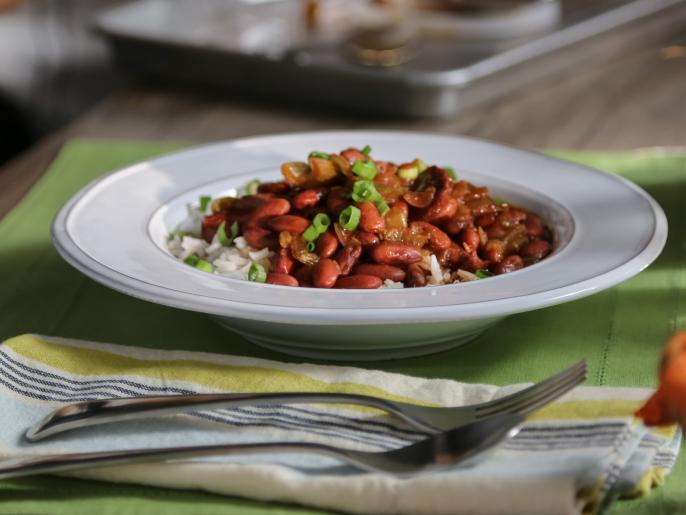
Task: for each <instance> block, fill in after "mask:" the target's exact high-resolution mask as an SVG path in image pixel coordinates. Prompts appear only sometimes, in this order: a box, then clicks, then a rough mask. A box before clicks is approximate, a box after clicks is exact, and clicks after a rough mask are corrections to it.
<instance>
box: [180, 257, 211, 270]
mask: <svg viewBox="0 0 686 515" xmlns="http://www.w3.org/2000/svg"><path fill="white" fill-rule="evenodd" d="M183 262H184V263H186V264H187V265H190V266H192V267H194V268H197V269H198V270H202V271H203V272H210V273H212V272H214V267H213V266H212V264H211V263H208V262H207V261H205V260H204V259H200V258H199V257H198V256H196V255H195V254H191V255H190V256H188V257H187V258H186V259H184V260H183Z"/></svg>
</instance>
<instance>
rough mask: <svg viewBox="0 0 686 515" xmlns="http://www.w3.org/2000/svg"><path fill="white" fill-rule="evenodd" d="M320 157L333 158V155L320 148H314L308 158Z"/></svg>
mask: <svg viewBox="0 0 686 515" xmlns="http://www.w3.org/2000/svg"><path fill="white" fill-rule="evenodd" d="M311 157H318V158H320V159H331V155H330V154H327V153H326V152H320V151H319V150H313V151H312V152H310V155H309V156H307V158H308V159H309V158H311Z"/></svg>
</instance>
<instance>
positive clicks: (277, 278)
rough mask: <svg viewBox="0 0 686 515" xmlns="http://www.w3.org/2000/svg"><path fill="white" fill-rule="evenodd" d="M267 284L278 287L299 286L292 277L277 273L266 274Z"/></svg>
mask: <svg viewBox="0 0 686 515" xmlns="http://www.w3.org/2000/svg"><path fill="white" fill-rule="evenodd" d="M267 283H268V284H277V285H279V286H300V284H299V283H298V280H297V279H296V278H295V277H293V276H292V275H288V274H279V273H277V272H269V273H268V274H267Z"/></svg>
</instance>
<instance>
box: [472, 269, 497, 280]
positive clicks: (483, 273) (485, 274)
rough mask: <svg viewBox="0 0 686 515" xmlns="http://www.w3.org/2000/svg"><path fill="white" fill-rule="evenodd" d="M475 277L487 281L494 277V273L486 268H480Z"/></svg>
mask: <svg viewBox="0 0 686 515" xmlns="http://www.w3.org/2000/svg"><path fill="white" fill-rule="evenodd" d="M474 275H475V276H477V277H478V278H479V279H486V277H493V272H491V271H489V270H486V269H485V268H478V269H477V270H476V272H474Z"/></svg>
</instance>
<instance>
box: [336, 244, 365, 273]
mask: <svg viewBox="0 0 686 515" xmlns="http://www.w3.org/2000/svg"><path fill="white" fill-rule="evenodd" d="M361 255H362V247H360V246H359V245H355V246H349V247H345V248H343V249H341V251H340V252H339V253H338V255H337V256H336V262H337V263H338V266H339V267H340V272H341V275H348V274H349V273H350V271H351V270H352V269H353V267H354V266H355V263H357V260H358V259H360V256H361Z"/></svg>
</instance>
